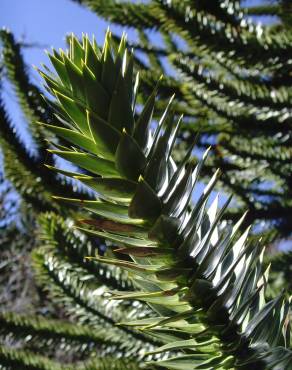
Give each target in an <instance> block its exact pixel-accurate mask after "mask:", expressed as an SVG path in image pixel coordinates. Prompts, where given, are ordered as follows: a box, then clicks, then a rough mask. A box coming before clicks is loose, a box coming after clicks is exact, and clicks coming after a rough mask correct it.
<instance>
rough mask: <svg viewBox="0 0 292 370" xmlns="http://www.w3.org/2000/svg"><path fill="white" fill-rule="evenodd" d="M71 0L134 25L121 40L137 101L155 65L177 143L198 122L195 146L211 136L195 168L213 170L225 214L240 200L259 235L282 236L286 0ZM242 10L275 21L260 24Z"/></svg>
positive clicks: (286, 180)
mask: <svg viewBox="0 0 292 370" xmlns="http://www.w3.org/2000/svg"><path fill="white" fill-rule="evenodd" d="M73 1H76V2H78V3H80V4H82V5H85V6H88V7H89V8H90V9H91V10H93V11H94V12H96V13H97V14H98V15H99V16H101V17H104V18H105V19H106V20H108V21H110V22H113V23H116V24H119V25H122V26H124V27H131V28H134V29H135V30H136V31H137V34H138V40H137V42H134V43H130V45H131V46H133V47H134V49H135V50H137V51H139V52H140V53H139V58H138V57H137V65H139V70H140V72H141V74H140V77H141V93H142V97H143V100H144V101H145V99H146V97H147V96H148V95H149V91H151V89H152V88H153V87H154V86H155V84H156V81H157V80H158V78H159V76H160V75H161V74H162V73H163V74H164V75H165V76H166V77H165V78H164V80H163V81H162V82H161V86H160V105H163V104H162V101H163V100H165V99H166V101H167V98H168V96H169V95H170V94H172V93H175V94H176V99H175V111H176V112H177V113H178V114H184V122H185V123H184V125H183V127H182V130H181V139H182V140H183V142H187V143H190V142H192V140H193V138H194V134H196V133H197V132H198V131H200V132H201V133H202V134H201V135H200V139H199V142H198V147H199V148H200V149H203V150H205V149H206V147H208V146H209V145H210V143H211V144H215V145H213V149H212V152H211V155H210V157H209V160H208V162H207V164H206V166H205V169H204V170H203V175H204V176H207V178H208V177H209V176H210V171H211V172H212V170H211V169H213V168H214V167H215V168H216V167H220V168H221V169H222V172H223V173H222V177H221V179H220V186H221V188H222V189H224V190H225V191H226V192H227V193H230V192H231V193H233V194H234V195H235V196H236V203H235V202H234V204H233V206H232V207H231V208H230V210H229V211H228V212H227V213H226V215H225V217H226V218H228V219H231V220H234V219H236V218H238V216H239V215H240V214H241V213H242V212H243V210H245V209H249V214H248V216H247V223H249V222H253V223H255V222H256V223H257V224H259V225H261V226H260V227H261V228H263V229H265V231H266V232H265V233H264V234H263V235H265V237H266V240H267V241H271V242H272V241H273V240H275V239H277V238H279V237H284V238H285V237H287V236H289V235H291V211H292V209H291V206H292V205H291V189H292V182H291V181H292V180H291V179H292V171H291V109H292V107H291V76H292V74H291V63H290V59H291V52H292V50H291V49H292V33H291V24H292V20H291V14H292V9H291V1H285V0H279V1H274V2H273V3H272V4H271V2H268V1H267V2H266V3H265V2H264V4H262V5H260V6H255V7H246V5H241V2H240V1H237V0H226V1H222V0H213V1H201V0H194V1H190V0H171V1H167V0H150V1H147V2H136V1H118V0H106V1H104V0H73ZM246 3H247V2H244V4H246ZM247 15H258V16H260V17H263V16H266V15H276V16H277V17H278V21H277V22H276V24H274V23H273V24H271V25H266V26H260V25H257V24H255V23H253V22H252V21H250V20H249V19H248V18H247ZM149 31H151V32H153V31H155V32H157V33H159V34H160V36H161V37H160V38H161V42H160V44H159V46H157V42H156V43H153V42H152V41H151V38H149ZM117 39H118V37H117ZM141 54H142V55H144V57H140V55H141ZM145 57H146V58H147V60H146V61H145ZM173 71H175V74H174V73H173ZM159 113H160V112H159ZM263 226H264V227H263Z"/></svg>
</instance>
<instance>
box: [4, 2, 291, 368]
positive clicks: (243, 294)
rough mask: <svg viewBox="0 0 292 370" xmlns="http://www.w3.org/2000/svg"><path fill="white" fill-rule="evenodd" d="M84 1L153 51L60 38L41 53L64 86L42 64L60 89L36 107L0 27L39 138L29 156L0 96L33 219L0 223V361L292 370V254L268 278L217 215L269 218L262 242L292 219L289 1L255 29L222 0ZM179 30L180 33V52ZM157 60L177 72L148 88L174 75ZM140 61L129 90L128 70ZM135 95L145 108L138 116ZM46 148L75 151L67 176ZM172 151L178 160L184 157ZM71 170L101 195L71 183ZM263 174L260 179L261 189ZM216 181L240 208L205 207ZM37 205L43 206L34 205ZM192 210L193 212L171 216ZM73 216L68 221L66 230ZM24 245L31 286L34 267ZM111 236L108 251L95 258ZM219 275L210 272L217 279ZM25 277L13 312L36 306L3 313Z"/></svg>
mask: <svg viewBox="0 0 292 370" xmlns="http://www.w3.org/2000/svg"><path fill="white" fill-rule="evenodd" d="M78 2H80V3H84V4H86V5H88V6H90V7H91V8H92V9H93V10H94V11H96V12H97V13H99V14H101V15H102V16H104V17H106V18H108V19H111V20H112V21H114V22H116V23H121V24H124V25H130V26H134V27H137V28H138V33H139V42H138V43H137V44H135V45H133V46H134V47H135V49H136V50H140V51H142V52H143V53H144V54H145V53H146V55H148V57H149V60H148V62H147V63H145V62H144V61H142V60H140V59H139V58H137V57H136V56H134V55H132V54H131V53H128V59H127V63H125V61H124V51H125V47H126V44H127V42H126V39H125V38H122V41H121V44H120V46H119V42H120V39H119V37H116V36H113V37H112V39H113V40H111V37H110V34H109V33H108V34H107V40H106V42H105V46H104V49H103V50H99V49H98V47H97V45H96V44H95V43H90V42H89V39H88V38H84V40H82V42H81V43H80V41H79V40H78V39H77V38H76V37H73V36H72V37H68V43H69V45H70V50H71V52H70V53H69V54H68V56H66V55H65V54H63V53H61V54H59V53H57V52H56V51H54V52H53V53H52V55H51V56H50V58H51V61H52V64H53V65H54V67H55V69H56V71H57V73H58V74H59V76H60V78H61V80H62V82H63V83H62V84H61V83H60V81H59V80H58V81H54V78H53V76H51V75H50V74H48V75H46V73H47V72H48V71H47V70H45V73H43V72H41V74H42V76H43V77H44V79H45V81H46V84H47V87H48V89H49V90H50V89H51V90H52V89H53V90H54V94H55V96H56V98H57V100H56V101H49V102H48V103H46V102H45V101H44V100H43V99H42V97H41V94H42V91H41V90H40V89H39V88H38V87H37V86H35V85H34V84H32V83H31V81H30V77H29V74H28V71H27V69H26V67H25V64H24V62H23V59H22V56H21V49H20V45H19V44H18V43H17V42H15V40H14V38H13V36H12V34H11V33H10V32H8V31H6V30H2V31H1V35H0V36H1V45H2V48H3V59H2V62H3V69H2V72H3V73H2V75H3V77H4V78H7V79H8V80H9V81H10V83H11V84H12V85H13V87H14V90H15V93H16V96H17V99H18V102H19V105H20V107H21V109H22V111H23V113H24V115H25V118H26V120H27V124H28V126H29V130H30V133H31V135H32V138H33V141H34V146H35V148H36V151H35V152H36V154H35V155H34V154H32V153H31V151H30V150H28V149H27V147H26V145H25V144H24V143H23V142H22V140H21V139H20V138H19V135H17V133H16V132H17V129H16V128H15V127H14V124H13V123H12V122H11V120H10V118H9V117H8V115H7V113H6V109H5V107H4V104H3V103H1V104H0V115H1V117H0V132H1V137H0V144H1V149H2V153H3V155H4V167H5V175H6V177H7V178H9V179H10V181H11V183H12V184H13V185H14V187H15V188H16V190H17V191H18V192H19V194H20V195H21V200H22V203H21V212H22V213H23V214H24V215H25V217H24V219H25V218H27V219H28V223H26V222H24V220H22V226H21V227H19V225H15V226H14V225H12V227H10V228H7V227H6V226H5V228H6V230H5V232H4V233H2V234H1V240H0V242H1V246H2V250H1V257H2V255H4V259H5V262H4V264H3V263H1V271H0V272H1V275H2V276H1V284H2V283H3V284H2V285H3V287H4V290H3V291H2V287H1V291H0V297H2V296H4V295H5V294H7V292H8V295H7V296H6V300H9V302H5V301H4V302H3V303H4V304H3V305H2V306H1V312H2V311H4V312H3V313H1V315H0V324H1V325H0V326H1V329H0V341H1V349H0V367H1V369H2V368H3V369H13V370H14V369H73V368H74V369H75V368H76V369H91V370H96V369H106V370H111V369H115V370H119V369H123V370H124V369H127V370H131V369H133V370H136V369H139V368H141V367H143V368H147V369H152V362H151V363H149V361H153V366H156V365H159V366H162V367H163V368H173V369H184V370H186V369H194V368H212V369H213V368H215V369H221V368H222V369H223V368H226V369H231V368H234V367H237V366H239V364H241V366H240V368H242V369H245V368H246V369H252V368H255V369H257V370H258V369H261V368H263V369H265V368H267V369H281V370H282V369H287V370H288V369H289V364H290V361H291V351H289V350H288V349H287V348H285V347H289V327H287V323H288V320H287V316H288V304H287V303H284V298H283V295H282V294H281V293H282V292H281V291H282V287H283V286H284V285H285V286H287V288H288V289H291V287H290V285H289V284H290V280H291V279H290V275H291V273H290V272H291V269H290V265H291V263H290V258H289V256H290V254H287V255H283V256H279V257H276V258H275V260H276V261H275V263H274V262H272V273H271V281H272V283H273V285H267V281H266V280H267V273H266V272H265V271H266V267H267V266H265V267H264V268H263V267H262V266H261V265H262V253H261V252H262V247H261V246H260V245H259V244H258V243H257V241H256V239H257V237H255V236H250V237H249V239H248V241H245V243H243V244H244V246H243V247H242V248H241V251H240V253H239V251H238V249H237V247H236V244H234V242H235V241H236V240H238V238H239V236H238V235H237V233H236V232H235V231H234V230H235V229H236V228H237V226H236V227H234V228H233V231H232V226H231V224H230V223H228V224H226V225H225V224H224V223H223V224H222V225H221V224H220V222H221V219H227V220H237V219H238V215H239V214H241V209H242V208H244V209H246V207H248V208H249V210H250V212H249V214H248V216H247V217H246V218H245V220H244V221H243V222H242V225H241V227H242V228H243V229H244V225H247V224H249V223H250V222H251V221H253V220H258V221H260V220H265V221H267V224H268V225H273V227H269V228H268V229H267V230H265V231H263V232H262V233H261V234H262V236H263V238H264V239H265V240H266V241H267V242H270V241H271V240H275V239H277V238H279V236H285V235H287V233H288V232H289V231H290V230H291V229H290V224H289V215H290V213H291V202H290V198H291V186H290V184H291V166H290V161H291V151H290V150H289V148H290V144H291V143H290V138H289V135H290V133H291V125H290V123H291V122H290V120H291V112H290V111H291V89H290V88H289V83H290V82H289V81H290V77H289V76H290V74H289V73H290V72H289V64H287V59H288V56H289V54H290V53H291V37H290V34H288V33H287V32H286V27H289V17H288V14H286V13H285V12H283V10H281V13H280V10H279V7H280V6H283V8H281V9H286V8H285V6H286V7H287V6H288V7H289V4H285V1H283V5H282V4H281V5H279V6H278V10H277V12H278V13H277V14H282V16H283V23H281V24H279V25H278V26H277V25H276V26H272V27H270V28H264V30H263V35H262V36H260V35H259V34H258V32H259V31H258V30H257V29H256V28H255V27H254V25H253V24H252V23H246V24H244V22H243V19H244V18H242V15H241V10H240V8H239V5H238V2H237V1H229V2H228V4H229V5H228V6H229V7H231V8H232V9H234V12H233V13H232V12H229V11H228V10H227V9H226V8H224V7H223V8H222V7H221V6H220V3H221V2H220V1H213V2H203V1H194V2H192V1H173V2H171V3H169V4H170V5H166V3H164V2H160V1H153V2H152V1H151V2H149V4H143V3H138V4H137V3H135V4H134V3H132V2H130V1H129V2H126V3H119V2H116V1H113V0H110V1H99V0H86V1H78ZM188 6H189V9H188V10H187V13H185V11H186V9H187V7H188ZM271 8H272V7H271ZM274 8H275V7H274ZM194 9H195V11H193V10H194ZM192 11H193V18H192V14H191V12H192ZM254 11H255V12H256V10H254ZM257 11H258V12H260V10H259V9H258V10H257ZM250 12H252V10H250ZM267 13H269V10H263V9H262V10H261V14H267ZM284 13H285V14H286V16H285V14H284ZM284 18H285V19H284ZM193 26H195V27H193ZM158 28H159V30H160V31H161V34H162V37H163V44H162V45H161V46H160V47H157V46H153V45H151V42H150V39H149V37H148V32H147V30H149V29H158ZM279 30H280V32H279ZM277 32H279V33H277ZM174 35H179V36H180V37H182V38H183V39H185V40H186V41H187V43H188V46H187V49H185V48H184V47H181V46H180V43H178V41H177V40H178V39H177V37H176V36H174ZM233 39H234V40H233ZM245 43H246V45H245ZM113 50H116V51H117V50H118V52H117V53H116V54H115V53H113ZM101 55H102V58H101ZM165 57H168V60H169V61H170V63H171V64H172V66H173V67H174V68H175V69H176V70H177V71H179V75H178V76H176V77H171V76H166V77H164V78H163V79H162V80H160V82H159V89H158V88H157V87H158V86H157V81H158V80H159V79H160V75H161V73H167V72H168V68H167V67H166V64H165V59H166V58H165ZM123 61H124V62H123ZM133 61H134V62H135V63H134V65H133ZM121 66H122V67H121ZM125 67H126V68H125ZM138 67H139V68H140V69H141V72H140V87H139V90H138V92H137V89H133V88H132V87H133V82H134V81H133V74H132V73H133V68H134V69H137V68H138ZM137 82H138V79H136V87H137V86H138V83H137ZM153 87H155V91H154V92H153V93H152V95H151V92H152V89H153ZM173 92H175V93H176V97H175V99H174V101H173V102H172V104H170V103H169V101H168V98H169V96H170V95H171V94H172V93H173ZM150 95H151V96H150ZM157 95H158V97H159V100H158V101H157V102H156V103H155V97H156V96H157ZM149 96H150V97H149ZM148 97H149V98H148ZM146 98H148V100H147V103H146V105H145V107H144V109H143V110H142V113H141V114H139V115H138V114H137V113H136V114H133V112H134V111H135V104H137V105H139V111H140V105H141V103H142V102H143V101H144V100H146ZM154 103H155V109H154ZM170 106H171V107H172V109H170V111H169V112H168V113H167V114H166V117H164V119H161V121H160V124H159V128H157V129H156V131H155V134H154V143H152V145H150V134H149V133H150V129H152V128H153V123H152V116H153V117H154V118H155V119H159V118H160V116H161V112H162V111H164V109H165V108H166V107H167V110H168V109H169V107H170ZM54 112H55V113H56V114H57V117H55V116H54V115H53V113H54ZM174 112H175V113H174ZM270 112H273V114H270ZM182 113H183V114H184V116H185V118H184V121H183V122H181V120H180V119H179V118H178V117H179V115H180V114H182ZM121 117H123V119H121ZM37 121H41V122H42V125H40V124H37V123H36V122H37ZM197 131H201V132H202V135H201V136H200V138H199V139H198V147H199V149H205V148H206V147H208V145H209V141H211V142H215V143H216V145H215V146H214V147H213V148H212V150H211V153H210V155H209V157H208V158H206V163H205V164H204V166H203V162H205V161H202V162H199V164H198V167H196V164H197V161H196V160H194V161H192V160H191V161H190V160H189V159H190V156H191V155H194V154H196V155H197V152H194V151H193V147H191V148H190V150H189V152H188V154H187V155H186V156H185V157H184V148H185V147H187V146H189V145H190V144H193V139H194V137H195V133H196V132H197ZM176 138H177V139H178V140H176V144H177V143H178V144H179V146H177V145H176V146H174V142H175V139H176ZM46 139H49V140H50V141H51V144H50V146H49V153H50V154H48V153H46V150H45V149H46V147H47V146H48V145H49V144H47V142H46V141H45V140H46ZM72 148H74V150H73V149H72ZM55 154H56V155H59V156H60V157H62V158H65V159H67V160H69V161H70V162H72V163H74V164H75V167H76V169H74V170H73V171H74V172H73V171H71V172H70V171H68V170H66V169H64V168H61V169H59V168H56V167H55V165H56V164H55V160H54V157H53V155H55ZM172 156H173V157H174V158H175V159H178V161H177V163H181V165H180V166H178V169H176V168H175V166H174V161H173V158H172ZM206 157H207V156H206ZM181 159H182V161H180V160H181ZM44 163H46V164H47V165H48V167H49V168H50V169H51V170H53V171H49V170H48V169H47V168H45V167H44V166H43V164H44ZM217 166H219V167H221V169H222V172H223V173H222V175H221V177H220V178H219V176H218V173H217V174H216V175H215V176H214V177H213V179H212V180H211V181H210V183H209V184H210V187H209V190H207V191H206V193H205V195H202V196H201V197H200V198H199V202H198V203H195V204H194V205H192V204H191V202H190V201H191V194H192V190H193V188H194V186H195V183H196V181H197V179H198V172H200V174H201V175H200V176H201V178H203V179H205V180H206V179H209V178H210V177H211V175H212V174H213V172H214V171H213V169H214V167H217ZM199 169H200V171H199ZM183 173H184V175H183ZM61 175H62V176H61ZM63 175H66V176H69V177H70V178H71V179H70V180H69V181H68V180H66V179H65V177H64V176H63ZM99 175H101V177H99ZM178 179H180V181H178ZM71 180H72V181H71ZM76 180H79V181H80V182H82V183H83V184H86V185H89V186H90V187H91V188H92V189H93V190H94V191H95V192H96V191H97V192H98V196H99V198H98V199H96V198H95V196H93V195H92V193H90V194H89V193H88V192H87V191H84V190H83V189H82V190H80V187H79V186H78V185H77V181H76ZM267 181H269V184H268V185H269V188H268V187H262V188H261V187H259V184H262V183H264V185H265V184H266V182H267ZM166 183H167V184H168V185H167V189H166V190H165V189H163V187H164V186H165V184H166ZM214 185H216V186H219V187H220V188H223V189H224V190H226V191H228V192H229V191H230V190H232V191H233V193H235V195H237V203H233V204H232V208H230V207H227V209H226V210H225V212H221V211H219V210H218V211H217V206H216V201H215V202H214V203H213V205H212V206H211V207H209V205H208V204H207V201H208V197H209V193H210V192H211V190H212V189H213V187H214ZM270 185H271V186H270ZM279 189H280V190H279ZM52 194H56V195H58V197H52ZM96 195H97V194H96ZM100 196H101V197H100ZM64 197H71V198H70V199H66V198H64ZM129 203H130V204H129ZM226 206H227V204H226ZM224 208H225V207H224ZM40 211H50V212H47V213H45V214H42V215H41V216H39V213H40ZM54 212H55V213H54ZM56 212H58V213H59V216H57V215H56ZM189 212H191V219H190V221H189V222H186V221H185V222H182V221H183V220H184V219H185V220H186V217H188V216H187V215H189ZM4 213H5V217H6V212H4ZM89 214H91V217H90V216H89ZM92 215H93V218H92ZM9 217H10V216H9V215H7V220H9ZM74 219H75V220H76V219H77V220H78V224H77V226H79V228H78V230H77V229H72V225H73V222H74V221H73V220H74ZM5 225H6V224H5ZM224 225H225V226H224ZM0 231H2V230H1V228H0ZM217 232H218V233H219V238H218V239H216V237H215V236H216V234H217ZM15 235H17V237H15ZM32 235H33V237H32ZM104 238H105V239H107V241H106V242H105V241H104ZM215 239H216V240H217V241H216V242H215V241H214V240H215ZM243 239H244V238H243ZM239 240H241V241H242V239H239ZM12 241H13V242H12ZM214 243H215V246H216V249H215V248H214ZM117 245H119V248H118V247H117ZM194 245H196V248H194ZM36 247H37V248H36ZM4 248H5V249H4ZM33 248H34V249H35V250H34V251H33V253H32V255H33V267H34V275H35V276H34V278H35V280H36V282H37V288H36V287H35V282H34V281H32V277H31V273H30V272H29V268H30V257H29V252H30V251H31V250H32V249H33ZM117 248H118V249H117ZM105 249H107V252H106V258H105V259H100V257H97V258H96V259H95V257H96V256H97V254H98V253H100V254H103V253H104V250H105ZM6 250H7V251H8V253H7V252H6ZM194 250H195V251H196V253H191V252H194ZM3 251H4V253H3ZM2 253H3V254H2ZM190 254H192V255H190ZM15 255H17V258H18V259H19V261H20V263H17V264H16V265H15V264H14V261H15V257H14V256H15ZM86 257H89V259H87V258H86ZM6 260H7V261H8V262H7V261H6ZM232 261H233V262H232ZM23 262H24V266H25V269H24V271H23ZM104 262H107V263H108V264H107V265H105V264H104ZM236 264H237V265H236ZM243 265H244V267H243ZM274 266H275V267H274ZM18 267H20V268H18ZM221 268H222V270H221V271H220V269H221ZM13 269H14V271H13ZM15 269H17V274H15ZM26 271H28V275H29V278H28V280H25V279H27V276H26V274H27V272H26ZM2 272H3V273H2ZM220 274H221V275H220ZM214 275H216V276H217V275H218V276H220V277H221V281H220V282H219V283H217V284H213V285H212V283H211V282H212V279H213V283H214ZM11 276H13V277H14V279H12V278H11ZM22 276H24V280H23V281H24V283H23V285H22ZM218 276H217V278H218ZM215 280H216V279H215ZM7 282H10V283H11V284H10V285H9V284H7ZM15 282H16V283H15ZM225 282H226V284H227V285H226V286H225V285H224V283H225ZM287 282H288V283H287ZM19 283H21V286H30V285H29V284H30V283H32V285H31V287H32V288H31V292H30V294H31V295H32V297H30V295H29V296H28V298H29V299H28V306H27V307H25V309H26V311H27V308H28V311H29V312H30V313H33V314H37V315H23V314H22V315H17V314H15V313H9V312H7V310H9V311H12V312H13V311H17V309H15V308H16V306H15V305H14V303H13V302H17V299H19V300H20V302H21V303H23V301H22V299H21V297H20V293H21V287H20V284H19ZM27 283H29V284H27ZM10 286H11V288H10ZM5 288H6V291H5ZM108 289H110V291H111V294H109V293H107V290H108ZM136 290H138V291H136ZM265 290H267V295H268V297H269V299H270V301H268V303H267V304H265V303H264V299H263V296H264V291H265ZM3 292H4V295H3ZM277 294H281V295H280V298H274V297H275V296H276V295H277ZM7 297H8V298H7ZM122 298H123V300H122V301H120V299H122ZM49 302H50V303H49ZM145 302H146V303H145ZM1 303H2V302H1ZM32 303H33V304H32ZM147 303H148V304H149V306H150V307H148V305H147ZM22 307H23V306H22ZM22 307H20V311H22ZM153 310H154V311H153ZM244 317H245V320H244V321H243V318H244ZM252 318H254V320H253V319H252ZM121 322H122V324H123V325H117V324H121ZM271 322H273V325H270V326H269V325H267V323H271ZM281 330H282V333H280V331H281ZM159 346H162V347H160V348H159ZM146 352H148V353H146ZM120 358H122V360H121V359H120ZM125 358H128V359H129V361H128V360H124V359H125ZM146 362H147V364H146V365H145V363H146ZM219 364H220V365H219Z"/></svg>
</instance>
